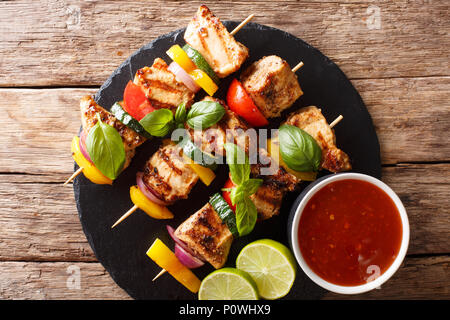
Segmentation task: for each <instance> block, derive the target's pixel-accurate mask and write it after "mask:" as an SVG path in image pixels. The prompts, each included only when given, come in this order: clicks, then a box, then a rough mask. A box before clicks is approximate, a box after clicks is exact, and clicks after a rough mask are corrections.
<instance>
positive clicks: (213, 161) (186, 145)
mask: <svg viewBox="0 0 450 320" xmlns="http://www.w3.org/2000/svg"><path fill="white" fill-rule="evenodd" d="M178 145H179V146H180V147H181V148H182V149H183V153H184V154H185V155H186V156H187V157H189V158H190V159H192V160H193V161H194V162H195V163H198V164H200V165H202V166H203V167H206V168H209V169H211V170H213V171H214V170H216V169H217V158H215V157H214V156H212V155H208V154H207V153H205V152H203V151H202V150H200V149H199V148H198V147H197V146H196V145H195V144H194V143H193V142H192V141H191V139H190V138H189V136H187V135H185V136H184V137H183V139H182V140H181V141H180V142H179V143H178ZM199 160H201V162H198V161H199Z"/></svg>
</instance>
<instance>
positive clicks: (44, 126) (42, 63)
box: [0, 0, 450, 299]
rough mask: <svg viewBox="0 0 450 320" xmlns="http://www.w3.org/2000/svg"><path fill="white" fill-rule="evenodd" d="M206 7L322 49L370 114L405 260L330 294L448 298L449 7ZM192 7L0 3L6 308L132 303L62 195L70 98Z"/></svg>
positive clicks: (68, 166)
mask: <svg viewBox="0 0 450 320" xmlns="http://www.w3.org/2000/svg"><path fill="white" fill-rule="evenodd" d="M144 2H145V3H144ZM202 3H203V2H202ZM204 3H205V4H207V5H208V6H209V7H210V8H211V9H212V10H213V11H214V12H215V13H216V14H217V15H218V16H220V17H221V18H222V20H241V19H243V18H245V17H246V16H247V15H248V14H250V13H254V14H255V15H256V16H255V18H254V20H253V21H255V22H258V23H261V24H265V25H269V26H273V27H276V28H279V29H282V30H286V31H288V32H290V33H292V34H294V35H296V36H297V37H299V38H302V39H304V40H305V41H307V42H308V43H310V44H311V45H313V46H315V47H316V48H318V49H319V50H321V51H322V52H323V53H324V54H325V55H327V56H328V57H330V58H331V59H332V60H333V61H335V62H336V63H337V64H338V65H339V66H340V67H341V69H342V70H343V71H344V72H345V73H346V75H347V76H348V77H349V78H350V79H351V81H352V83H353V84H354V86H355V87H356V89H357V90H358V91H359V92H360V94H361V96H362V98H363V100H364V101H365V103H366V105H367V107H368V109H369V112H370V113H371V115H372V117H373V121H374V124H375V127H376V130H377V134H378V137H379V140H380V144H381V152H382V162H383V180H384V181H385V182H386V183H388V184H389V185H390V186H391V187H392V188H393V189H394V190H395V191H396V192H397V193H398V194H399V196H400V198H401V199H402V200H403V202H404V204H405V206H406V209H407V212H408V216H409V219H410V224H411V242H410V247H409V251H408V256H407V258H406V259H405V261H404V264H403V266H402V267H401V269H400V270H399V271H398V272H397V273H396V274H395V275H394V277H393V278H392V279H391V280H390V281H388V282H387V283H386V284H385V285H383V286H382V288H381V290H374V291H372V292H370V293H367V294H363V295H358V296H349V297H347V296H341V295H335V294H331V293H330V294H327V295H326V296H325V298H328V299H344V298H345V299H347V298H350V299H351V298H358V299H362V298H363V299H419V298H422V299H444V298H445V299H449V298H450V272H449V263H450V257H449V253H450V241H449V240H450V237H449V235H450V233H449V232H450V210H449V208H450V201H449V191H450V188H449V184H450V143H449V141H450V77H449V75H450V68H449V60H450V57H449V52H450V51H449V48H450V36H449V32H450V4H449V2H448V1H446V0H442V1H433V0H424V1H395V2H394V1H364V0H363V1H357V2H355V1H351V0H348V1H347V0H337V1H333V2H330V1H320V0H317V1H239V2H234V1H221V2H220V3H219V2H217V3H214V2H212V1H205V2H204ZM199 4H201V3H200V2H197V1H194V2H192V3H189V4H188V3H182V2H180V1H168V2H164V3H163V1H127V2H126V3H125V2H122V1H89V2H88V1H86V2H85V1H77V0H73V1H40V2H39V1H31V0H27V1H2V2H0V32H1V33H0V34H1V35H0V98H1V99H0V101H1V102H0V110H1V117H0V127H1V128H3V129H2V132H3V134H2V135H0V177H1V179H0V194H1V196H0V207H1V211H0V231H1V232H0V298H1V299H129V296H128V295H127V294H126V293H125V292H124V291H123V290H122V289H121V288H119V287H118V286H117V285H116V284H115V283H114V281H113V280H112V279H111V278H110V276H109V274H108V273H107V272H106V271H105V270H104V268H103V267H102V266H101V264H100V263H99V262H98V261H97V260H96V258H95V256H94V254H93V252H92V250H91V248H90V246H89V244H88V243H87V241H86V238H85V236H84V234H83V232H82V229H81V225H80V222H79V219H78V216H77V209H76V207H75V202H74V197H73V190H72V188H71V187H63V186H62V185H61V184H62V182H63V181H64V180H65V179H66V178H67V177H68V176H69V175H70V174H71V173H72V172H73V160H72V158H71V156H70V151H69V150H70V141H71V139H72V137H73V135H74V134H75V133H77V132H78V128H79V126H80V117H79V111H78V101H79V99H80V97H81V96H83V95H85V94H89V93H95V92H96V90H97V89H98V87H99V86H100V85H101V84H102V83H103V81H105V79H106V78H107V77H108V76H109V75H110V74H111V72H112V71H113V70H114V69H115V68H116V67H117V66H118V65H119V64H120V63H121V62H122V61H123V60H124V59H125V58H126V57H127V56H129V55H130V54H131V53H132V52H134V51H135V50H136V49H138V48H139V47H141V46H142V45H144V44H146V43H148V42H150V41H151V40H153V39H155V38H156V37H157V36H158V35H161V34H164V33H167V32H169V31H172V30H175V29H178V28H181V27H183V26H185V25H186V24H187V23H188V21H189V20H190V18H191V16H192V15H193V14H194V12H195V10H196V7H197V6H198V5H199ZM105 214H107V212H106V213H105ZM77 279H79V280H80V281H79V282H77Z"/></svg>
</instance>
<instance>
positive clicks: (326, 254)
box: [298, 179, 402, 286]
mask: <svg viewBox="0 0 450 320" xmlns="http://www.w3.org/2000/svg"><path fill="white" fill-rule="evenodd" d="M298 241H299V246H300V251H301V253H302V255H303V258H304V259H305V261H306V263H307V264H308V266H309V267H310V268H311V269H312V270H313V271H314V272H315V273H316V274H317V275H318V276H320V277H321V278H323V279H324V280H326V281H328V282H331V283H334V284H337V285H341V286H355V285H362V284H364V283H366V282H370V281H371V280H374V279H375V278H376V277H377V276H380V275H381V274H383V273H384V272H385V271H386V270H387V269H388V268H389V266H390V265H391V264H392V263H393V262H394V260H395V258H396V256H397V255H398V252H399V250H400V245H401V241H402V221H401V218H400V213H399V212H398V210H397V207H396V206H395V204H394V202H393V201H392V199H391V198H390V197H389V196H388V195H387V194H386V193H385V192H384V191H383V190H381V189H380V188H378V187H377V186H375V185H373V184H371V183H369V182H366V181H361V180H356V179H348V180H340V181H335V182H332V183H330V184H328V185H326V186H325V187H323V188H322V189H321V190H319V191H318V192H317V193H316V194H315V195H314V196H313V197H312V198H311V199H310V200H309V201H308V203H307V204H306V206H305V208H304V210H303V212H302V216H301V218H300V222H299V232H298Z"/></svg>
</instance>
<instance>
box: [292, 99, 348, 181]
mask: <svg viewBox="0 0 450 320" xmlns="http://www.w3.org/2000/svg"><path fill="white" fill-rule="evenodd" d="M286 124H290V125H293V126H296V127H298V128H300V129H302V130H304V131H306V132H307V133H309V134H310V135H311V136H312V137H313V138H314V139H315V140H316V142H317V143H318V144H319V146H320V148H321V149H322V163H321V167H322V168H323V169H326V170H328V171H331V172H341V171H348V170H351V169H352V165H351V162H350V158H349V156H348V155H347V154H346V153H345V152H344V151H342V150H341V149H339V148H337V147H336V136H335V134H334V130H333V129H332V128H330V125H329V124H328V123H327V120H326V119H325V117H324V116H323V114H322V111H321V110H320V109H319V108H317V107H315V106H309V107H305V108H301V109H300V110H298V111H296V112H294V113H291V114H290V115H289V117H288V118H287V120H286Z"/></svg>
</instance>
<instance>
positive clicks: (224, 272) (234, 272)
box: [198, 268, 258, 300]
mask: <svg viewBox="0 0 450 320" xmlns="http://www.w3.org/2000/svg"><path fill="white" fill-rule="evenodd" d="M198 299H199V300H258V289H257V288H256V284H255V282H254V281H253V279H252V278H251V277H250V276H249V275H248V273H246V272H244V271H242V270H238V269H235V268H223V269H219V270H216V271H213V272H211V273H210V274H209V275H208V276H206V278H205V279H203V281H202V283H201V285H200V290H199V291H198Z"/></svg>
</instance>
